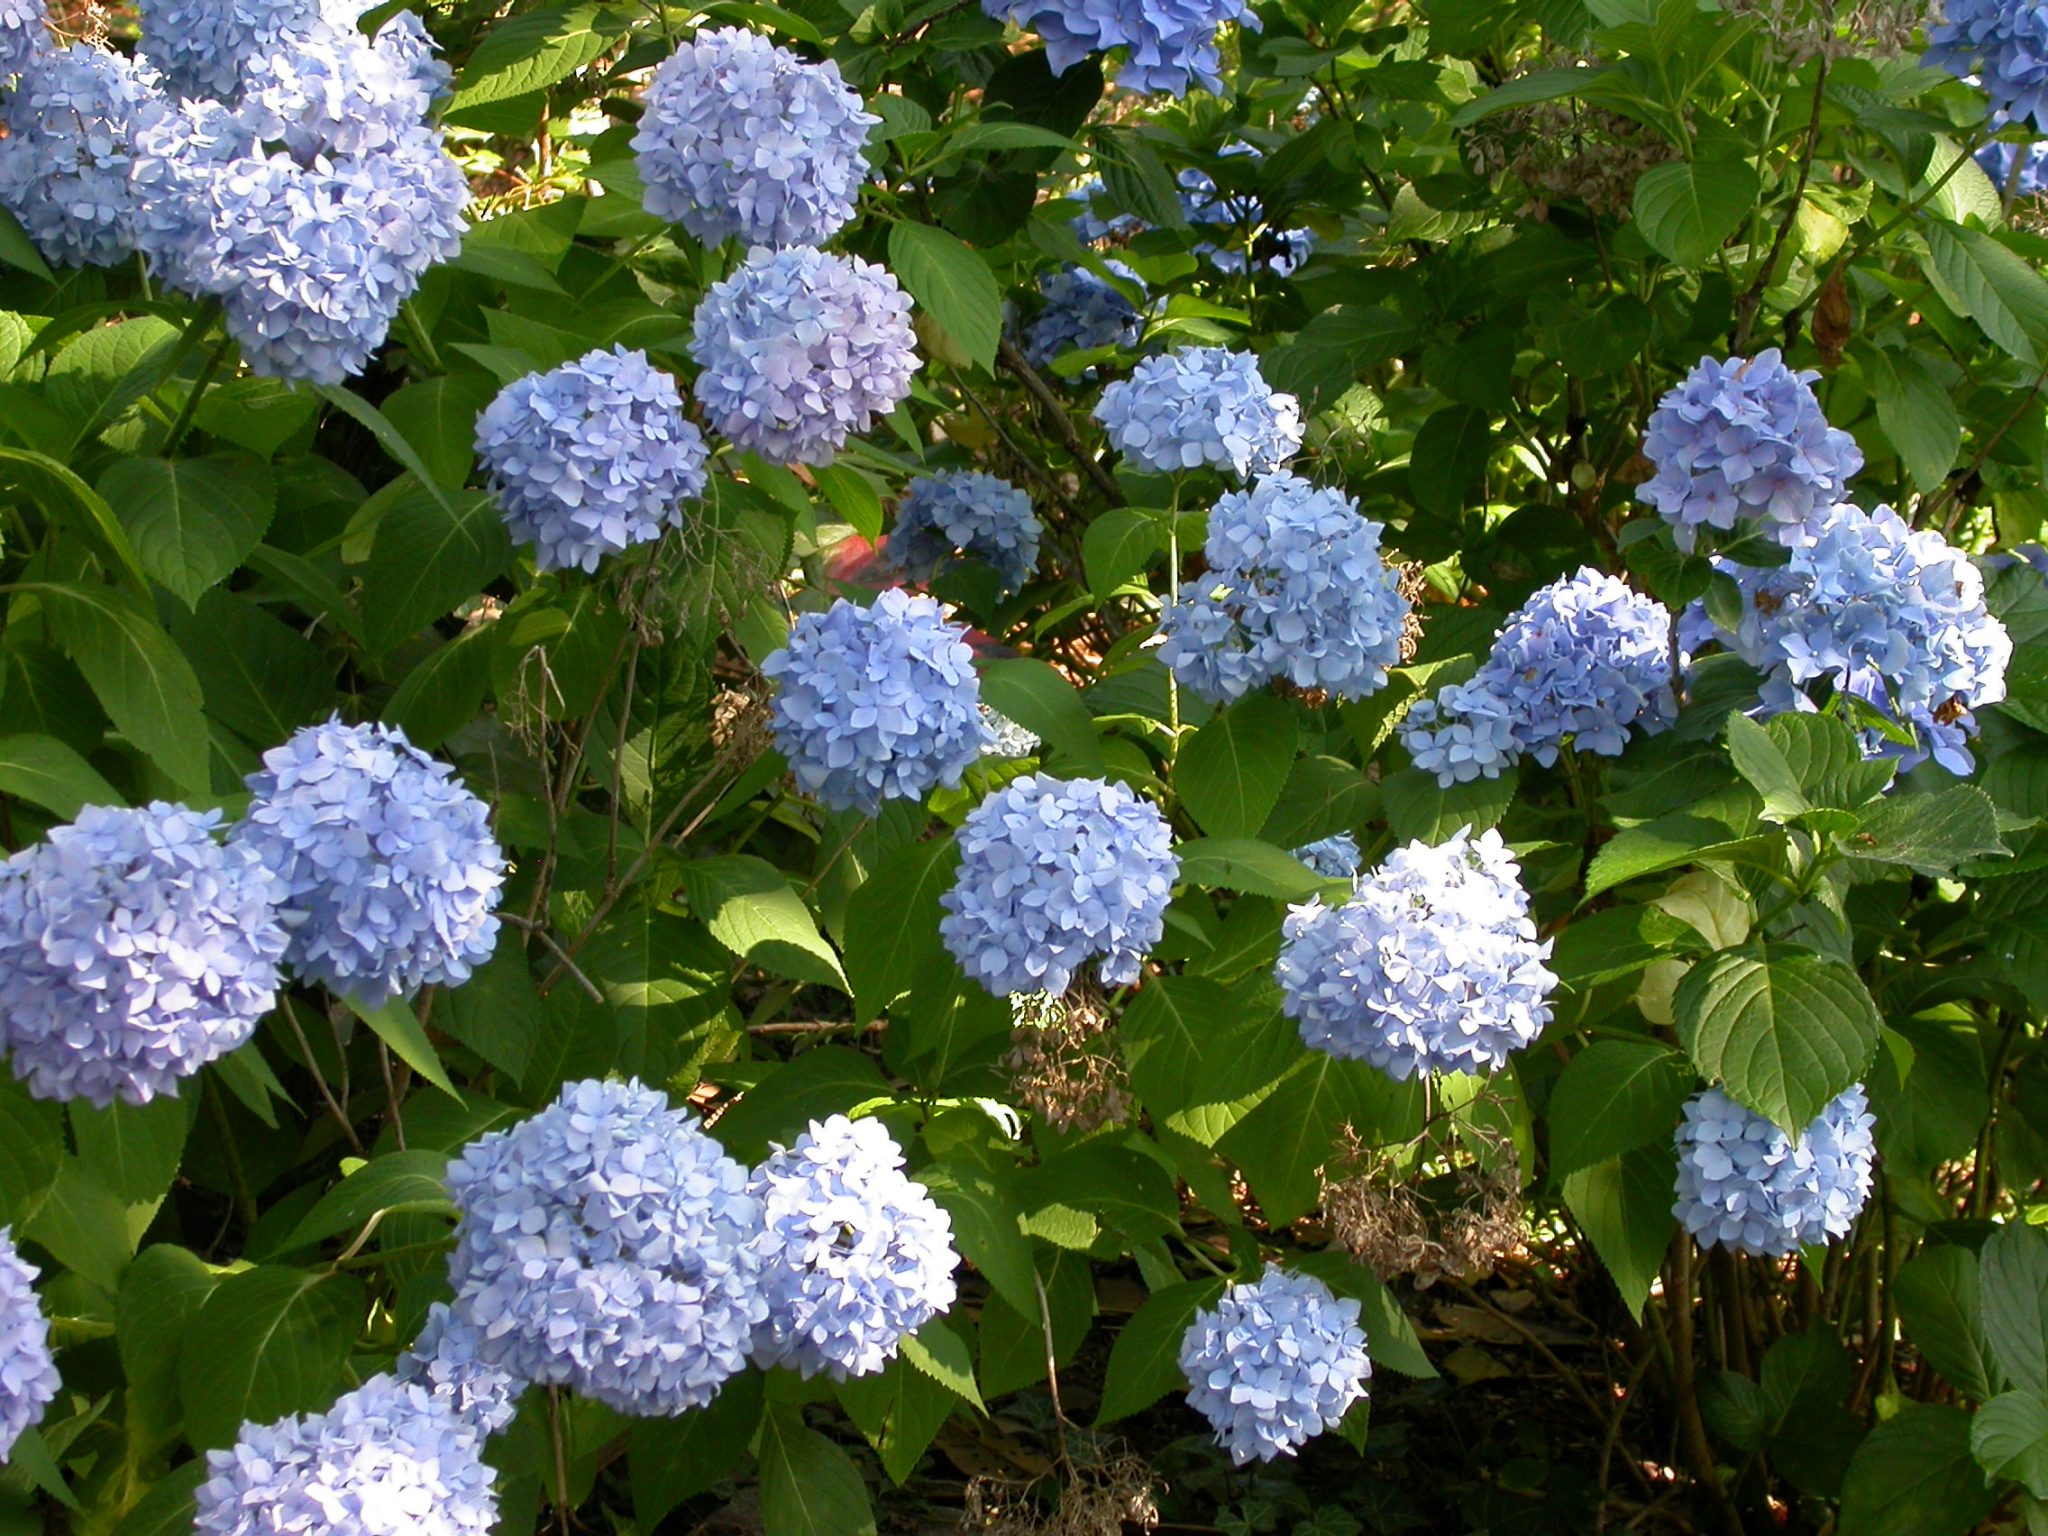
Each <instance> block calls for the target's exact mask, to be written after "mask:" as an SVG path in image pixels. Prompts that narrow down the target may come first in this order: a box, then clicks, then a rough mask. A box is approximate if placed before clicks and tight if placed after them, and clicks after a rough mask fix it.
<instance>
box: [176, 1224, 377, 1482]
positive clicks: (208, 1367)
mask: <svg viewBox="0 0 2048 1536" xmlns="http://www.w3.org/2000/svg"><path fill="white" fill-rule="evenodd" d="M365 1300H366V1298H365V1296H364V1292H363V1287H362V1284H361V1282H360V1281H357V1280H356V1279H354V1278H353V1277H351V1276H348V1275H342V1274H333V1273H326V1272H321V1271H316V1270H304V1269H285V1268H281V1267H278V1266H274V1265H260V1266H258V1267H257V1268H255V1269H245V1270H243V1271H242V1272H241V1273H240V1274H235V1275H230V1276H228V1277H227V1279H225V1280H223V1281H222V1282H221V1283H220V1285H219V1286H218V1287H216V1288H215V1290H214V1291H213V1293H212V1295H210V1296H208V1297H207V1299H206V1305H205V1306H204V1307H202V1308H201V1309H200V1312H199V1315H198V1317H197V1318H195V1319H194V1320H193V1322H192V1326H191V1327H190V1328H189V1329H188V1330H187V1332H186V1334H185V1342H184V1348H183V1351H182V1352H181V1354H180V1356H179V1361H178V1388H179V1395H180V1396H181V1398H182V1399H183V1401H184V1405H185V1429H186V1433H187V1435H188V1436H189V1437H190V1438H191V1440H192V1443H193V1444H194V1445H195V1446H199V1447H211V1446H224V1445H229V1444H232V1443H233V1441H234V1438H235V1434H236V1432H237V1431H238V1430H240V1429H241V1427H242V1424H243V1422H244V1421H245V1420H249V1419H253V1420H255V1421H256V1422H257V1423H259V1424H267V1423H269V1422H270V1421H271V1420H272V1419H276V1418H281V1417H283V1416H284V1415H285V1414H287V1413H298V1412H302V1411H304V1410H306V1409H315V1408H325V1407H327V1406H328V1405H329V1404H330V1403H331V1402H333V1400H334V1390H335V1383H336V1381H338V1380H339V1379H340V1375H341V1367H342V1362H343V1361H345V1360H346V1359H347V1358H348V1353H349V1349H350V1348H351V1346H353V1344H354V1343H355V1338H356V1330H357V1329H358V1328H360V1327H361V1326H362V1323H363V1314H364V1305H365Z"/></svg>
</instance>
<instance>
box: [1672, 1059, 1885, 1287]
mask: <svg viewBox="0 0 2048 1536" xmlns="http://www.w3.org/2000/svg"><path fill="white" fill-rule="evenodd" d="M1874 1123H1875V1120H1874V1118H1873V1117H1872V1115H1871V1114H1870V1109H1869V1102H1868V1100H1866V1099H1865V1097H1864V1094H1863V1085H1862V1084H1861V1083H1857V1084H1855V1085H1854V1086H1852V1087H1850V1088H1847V1089H1844V1090H1843V1091H1842V1093H1841V1094H1840V1095H1839V1096H1838V1097H1836V1098H1835V1099H1833V1100H1831V1101H1830V1102H1829V1104H1828V1105H1827V1107H1826V1108H1825V1109H1823V1110H1822V1111H1821V1112H1820V1114H1819V1116H1818V1117H1817V1118H1816V1119H1815V1120H1814V1122H1813V1124H1811V1125H1809V1126H1808V1127H1807V1128H1806V1132H1805V1134H1804V1135H1802V1136H1800V1137H1797V1138H1796V1139H1795V1138H1794V1137H1792V1136H1789V1135H1787V1134H1786V1133H1785V1132H1784V1131H1783V1130H1781V1129H1779V1128H1778V1127H1777V1126H1775V1125H1773V1124H1772V1123H1771V1122H1770V1121H1768V1120H1766V1119H1765V1118H1764V1117H1763V1116H1762V1115H1759V1114H1756V1113H1753V1112H1752V1111H1750V1110H1747V1109H1745V1108H1743V1107H1742V1106H1741V1105H1740V1104H1738V1103H1736V1102H1735V1101H1734V1100H1733V1099H1731V1098H1729V1097H1728V1095H1727V1094H1726V1093H1724V1092H1722V1091H1721V1090H1720V1089H1719V1088H1707V1089H1703V1090H1701V1091H1700V1092H1699V1093H1696V1094H1694V1095H1693V1097H1692V1099H1691V1100H1690V1101H1689V1102H1688V1103H1687V1104H1686V1106H1685V1119H1684V1120H1683V1121H1682V1122H1681V1123H1680V1125H1679V1127H1678V1134H1677V1138H1676V1140H1677V1146H1678V1191H1677V1199H1676V1201H1675V1202H1674V1204H1673V1205H1672V1207H1671V1214H1672V1215H1674V1216H1676V1217H1677V1218H1678V1219H1679V1220H1680V1221H1681V1222H1682V1223H1684V1225H1685V1230H1686V1231H1688V1232H1690V1233H1691V1234H1692V1235H1693V1236H1694V1237H1696V1238H1697V1239H1699V1242H1700V1246H1701V1247H1703V1248H1728V1249H1732V1250H1733V1251H1735V1252H1736V1253H1747V1254H1754V1255H1755V1256H1757V1257H1758V1258H1783V1257H1785V1256H1787V1255H1788V1254H1793V1253H1797V1252H1798V1251H1799V1250H1800V1249H1801V1248H1805V1247H1810V1246H1812V1245H1813V1244H1816V1243H1825V1242H1828V1241H1829V1240H1830V1239H1832V1238H1838V1237H1847V1236H1848V1235H1849V1228H1850V1226H1851V1225H1852V1224H1853V1223H1854V1222H1855V1220H1856V1217H1857V1214H1858V1213H1859V1212H1860V1211H1861V1210H1862V1209H1863V1205H1864V1202H1865V1201H1867V1200H1868V1199H1869V1198H1870V1169H1871V1163H1872V1160H1873V1159H1874V1157H1875V1156H1876V1143H1875V1142H1874V1141H1873V1139H1872V1137H1871V1126H1872V1125H1873V1124H1874Z"/></svg>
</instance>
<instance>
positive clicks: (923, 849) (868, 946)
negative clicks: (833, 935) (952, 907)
mask: <svg viewBox="0 0 2048 1536" xmlns="http://www.w3.org/2000/svg"><path fill="white" fill-rule="evenodd" d="M957 858H958V850H957V848H956V847H955V846H954V843H953V840H952V839H951V838H937V839H927V840H925V841H923V842H917V843H911V844H910V845H908V846H907V847H903V848H899V849H897V850H896V851H895V852H893V853H891V854H889V855H887V856H886V857H884V858H883V859H882V861H881V862H880V863H879V864H877V865H876V866H875V871H874V873H873V874H871V875H869V876H868V878H867V879H866V880H864V881H862V882H861V884H860V888H859V889H858V890H856V891H855V892H854V893H853V895H852V897H851V898H850V899H849V900H848V901H847V904H846V975H847V979H848V980H849V981H851V982H852V983H853V999H854V1012H855V1013H856V1014H858V1015H859V1016H860V1017H861V1018H863V1019H872V1018H874V1017H876V1016H877V1015H879V1014H880V1013H881V1012H882V1011H883V1010H884V1009H886V1008H887V1007H888V1006H889V1005H890V1004H891V1003H893V1002H895V1001H896V999H897V998H899V997H901V996H902V995H903V994H904V993H905V992H907V991H909V990H910V984H911V982H912V981H913V980H915V979H916V975H917V965H918V961H919V959H920V958H921V957H922V956H924V955H926V954H929V953H930V952H931V951H932V950H933V949H935V948H936V947H937V946H938V942H939V938H938V931H939V917H940V909H939V897H940V895H941V894H942V893H943V892H944V891H945V890H946V888H947V887H948V886H950V885H951V884H952V883H953V871H954V866H955V863H956V862H957Z"/></svg>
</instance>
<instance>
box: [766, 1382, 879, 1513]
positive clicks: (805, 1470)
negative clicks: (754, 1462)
mask: <svg viewBox="0 0 2048 1536" xmlns="http://www.w3.org/2000/svg"><path fill="white" fill-rule="evenodd" d="M760 1464H761V1530H762V1536H874V1533H875V1511H874V1506H873V1505H872V1504H870V1503H869V1502H868V1488H867V1484H866V1483H865V1482H863V1481H862V1480H861V1475H860V1472H859V1469H857V1468H856V1467H855V1466H854V1464H853V1463H852V1462H851V1461H850V1460H848V1459H847V1455H846V1452H844V1451H842V1450H840V1449H839V1447H838V1446H836V1445H834V1444H833V1443H832V1442H831V1441H830V1440H827V1439H826V1438H825V1437H824V1436H823V1435H821V1434H819V1433H818V1432H817V1431H816V1430H814V1429H810V1428H807V1427H806V1426H805V1424H804V1421H803V1411H802V1410H801V1409H799V1408H796V1407H793V1406H790V1405H788V1404H783V1403H775V1404H771V1405H770V1407H769V1409H768V1412H767V1415H766V1416H765V1417H764V1418H763V1419H762V1420H761V1449H760Z"/></svg>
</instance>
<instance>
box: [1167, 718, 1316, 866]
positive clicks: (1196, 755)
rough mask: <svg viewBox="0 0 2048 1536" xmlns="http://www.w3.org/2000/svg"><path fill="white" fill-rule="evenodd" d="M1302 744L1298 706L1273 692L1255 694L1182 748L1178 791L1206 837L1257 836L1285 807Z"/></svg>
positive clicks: (1175, 784)
mask: <svg viewBox="0 0 2048 1536" xmlns="http://www.w3.org/2000/svg"><path fill="white" fill-rule="evenodd" d="M1297 740H1298V735H1297V726H1296V723H1295V716H1294V710H1293V708H1292V706H1290V705H1289V704H1288V703H1287V701H1286V700H1285V699H1282V698H1279V697H1277V696H1276V695H1273V694H1270V693H1255V694H1252V695H1250V696H1249V697H1248V698H1245V699H1243V700H1242V701H1240V702H1239V703H1237V704H1235V705H1232V706H1231V707H1230V708H1229V709H1226V710H1223V711H1221V712H1219V713H1218V714H1216V715H1215V716H1213V717H1212V718H1211V719H1210V721H1209V723H1208V724H1207V725H1205V726H1203V727H1202V728H1201V729H1200V730H1199V731H1197V732H1195V734H1194V735H1193V736H1191V737H1189V738H1188V739H1187V740H1186V741H1185V742H1184V743H1182V745H1181V750H1180V756H1179V758H1178V760H1177V761H1176V762H1175V763H1174V767H1173V787H1174V790H1175V792H1176V793H1177V794H1178V795H1179V796H1180V800H1181V804H1182V805H1184V806H1186V807H1187V810H1188V814H1189V815H1191V816H1193V817H1194V818H1195V821H1196V822H1197V823H1198V824H1199V825H1200V826H1201V828H1202V830H1203V831H1204V832H1207V833H1209V834H1210V835H1211V836H1214V837H1225V838H1250V837H1255V836H1257V835H1258V831H1259V828H1261V827H1263V826H1264V825H1265V824H1266V818H1267V817H1268V816H1270V815H1272V814H1273V807H1274V806H1275V805H1277V804H1278V803H1279V800H1280V791H1281V789H1282V787H1283V786H1284V785H1285V784H1286V783H1287V770H1288V769H1289V768H1290V767H1291V766H1292V765H1293V762H1294V748H1295V743H1296V741H1297Z"/></svg>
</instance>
